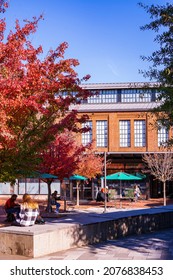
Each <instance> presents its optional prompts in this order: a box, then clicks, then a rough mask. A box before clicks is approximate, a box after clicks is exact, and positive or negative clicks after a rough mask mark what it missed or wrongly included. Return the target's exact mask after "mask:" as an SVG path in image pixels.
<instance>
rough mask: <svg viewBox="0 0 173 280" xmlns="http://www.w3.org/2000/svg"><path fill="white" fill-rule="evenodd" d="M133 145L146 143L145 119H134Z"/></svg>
mask: <svg viewBox="0 0 173 280" xmlns="http://www.w3.org/2000/svg"><path fill="white" fill-rule="evenodd" d="M134 142H135V143H134V145H135V147H145V145H146V123H145V120H136V121H134Z"/></svg>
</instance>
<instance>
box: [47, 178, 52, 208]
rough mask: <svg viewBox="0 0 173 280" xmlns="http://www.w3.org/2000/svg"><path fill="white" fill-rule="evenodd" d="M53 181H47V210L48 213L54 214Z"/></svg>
mask: <svg viewBox="0 0 173 280" xmlns="http://www.w3.org/2000/svg"><path fill="white" fill-rule="evenodd" d="M51 183H52V182H51V181H49V180H48V181H47V187H48V199H47V208H46V211H47V212H49V213H50V212H52V207H51V199H50V197H51Z"/></svg>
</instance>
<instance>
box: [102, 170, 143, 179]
mask: <svg viewBox="0 0 173 280" xmlns="http://www.w3.org/2000/svg"><path fill="white" fill-rule="evenodd" d="M106 179H107V180H120V181H121V180H124V181H125V180H126V181H128V180H141V178H140V177H138V176H135V175H132V174H129V173H126V172H117V173H114V174H111V175H107V176H106Z"/></svg>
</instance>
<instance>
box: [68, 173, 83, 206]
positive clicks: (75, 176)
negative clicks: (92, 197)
mask: <svg viewBox="0 0 173 280" xmlns="http://www.w3.org/2000/svg"><path fill="white" fill-rule="evenodd" d="M69 179H70V180H76V181H77V185H76V190H77V202H76V205H77V206H79V181H84V180H87V178H86V177H84V176H81V175H78V174H74V175H72V176H70V178H69Z"/></svg>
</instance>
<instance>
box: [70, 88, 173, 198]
mask: <svg viewBox="0 0 173 280" xmlns="http://www.w3.org/2000/svg"><path fill="white" fill-rule="evenodd" d="M82 87H83V88H85V89H88V90H90V91H92V92H93V93H94V94H93V96H91V97H89V98H88V99H87V100H86V101H84V102H83V103H82V104H80V105H78V106H77V107H75V109H77V110H78V112H79V114H83V113H86V114H87V115H88V116H89V120H88V121H87V123H86V124H85V126H89V127H90V131H89V132H87V133H83V134H82V136H81V142H82V143H83V144H84V145H85V144H87V143H88V142H90V141H91V140H94V145H95V149H96V151H97V152H98V153H105V152H106V156H107V160H108V162H109V164H108V165H107V171H106V173H107V174H112V173H115V172H118V171H124V172H127V173H132V174H136V173H138V174H143V173H144V172H145V166H144V162H143V160H142V157H143V154H144V153H148V152H149V153H150V152H151V153H155V152H159V148H160V146H161V145H163V144H164V142H165V141H167V140H168V139H169V137H172V131H168V130H167V128H166V127H163V126H161V125H160V126H159V128H158V126H157V127H156V126H155V125H154V124H155V123H156V122H159V120H156V119H154V118H153V115H152V114H151V109H153V108H155V107H156V106H158V104H159V102H158V100H157V99H158V95H159V92H158V90H157V88H156V85H155V84H154V83H148V84H144V83H108V84H85V85H82ZM73 108H74V107H72V108H71V109H73ZM145 177H146V178H145V180H142V182H140V184H141V185H142V187H146V186H149V190H150V191H149V192H150V196H151V197H159V196H162V195H163V191H162V185H161V183H160V182H158V181H157V180H155V178H153V176H151V174H146V176H145ZM170 193H173V186H172V182H169V183H168V186H167V194H170Z"/></svg>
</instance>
